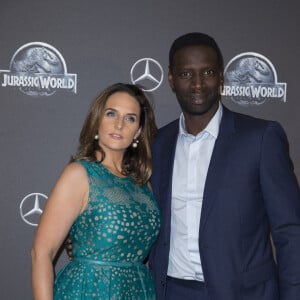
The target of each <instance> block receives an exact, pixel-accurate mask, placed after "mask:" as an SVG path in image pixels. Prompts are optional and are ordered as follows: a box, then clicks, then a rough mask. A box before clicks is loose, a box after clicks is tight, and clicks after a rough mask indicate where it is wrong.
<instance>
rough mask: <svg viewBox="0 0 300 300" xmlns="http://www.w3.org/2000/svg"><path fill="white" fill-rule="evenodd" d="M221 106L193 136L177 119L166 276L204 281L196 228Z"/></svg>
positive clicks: (182, 120)
mask: <svg viewBox="0 0 300 300" xmlns="http://www.w3.org/2000/svg"><path fill="white" fill-rule="evenodd" d="M221 118H222V105H221V104H219V108H218V110H217V112H216V113H215V115H214V116H213V118H212V119H211V120H210V122H209V123H208V125H207V126H206V128H205V129H204V130H202V131H201V132H200V133H199V134H197V135H196V136H194V135H191V134H189V133H187V132H186V130H185V121H184V116H183V114H181V116H180V119H179V134H178V138H177V145H176V152H175V160H174V167H173V177H172V205H171V238H170V253H169V266H168V275H169V276H172V277H175V278H180V279H187V280H189V279H190V280H199V281H204V277H203V272H202V265H201V260H200V254H199V226H200V216H201V208H202V201H203V192H204V185H205V180H206V175H207V171H208V167H209V163H210V159H211V155H212V151H213V148H214V145H215V141H216V139H217V136H218V133H219V126H220V122H221Z"/></svg>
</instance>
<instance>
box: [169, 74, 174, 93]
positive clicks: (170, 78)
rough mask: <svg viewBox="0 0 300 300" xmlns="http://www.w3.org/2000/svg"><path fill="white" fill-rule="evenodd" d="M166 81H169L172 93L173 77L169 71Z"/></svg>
mask: <svg viewBox="0 0 300 300" xmlns="http://www.w3.org/2000/svg"><path fill="white" fill-rule="evenodd" d="M168 81H169V85H170V88H171V89H172V91H173V92H174V82H173V75H172V72H171V70H170V69H169V73H168Z"/></svg>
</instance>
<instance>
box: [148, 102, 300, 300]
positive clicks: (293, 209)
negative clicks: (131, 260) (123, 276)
mask: <svg viewBox="0 0 300 300" xmlns="http://www.w3.org/2000/svg"><path fill="white" fill-rule="evenodd" d="M178 129H179V122H178V120H176V121H174V122H172V123H170V124H168V125H166V126H165V127H163V128H162V129H160V130H159V133H158V136H157V138H156V140H155V142H154V145H153V175H152V178H151V183H152V187H153V191H154V194H155V196H156V198H157V201H158V203H159V206H160V209H161V216H162V227H161V231H160V234H159V237H158V239H157V242H156V243H155V245H154V246H153V249H152V250H151V253H150V258H149V267H150V270H151V272H152V274H153V276H154V280H155V283H156V288H157V299H158V300H162V299H164V293H165V284H166V276H167V268H168V255H169V248H170V219H171V191H172V169H173V161H174V154H175V147H176V141H177V135H178ZM270 231H271V234H272V238H273V241H274V244H275V247H276V257H277V262H278V264H276V263H275V261H274V259H273V255H272V246H271V243H270V239H269V233H270ZM199 251H200V257H201V262H202V267H203V273H204V278H205V282H206V285H207V288H208V291H209V295H210V298H211V300H279V299H280V300H299V299H300V193H299V188H298V184H297V180H296V177H295V175H294V172H293V167H292V164H291V161H290V158H289V154H288V143H287V139H286V135H285V133H284V131H283V129H282V128H281V126H280V125H279V124H278V123H277V122H272V121H266V120H260V119H256V118H253V117H250V116H245V115H241V114H237V113H234V112H231V111H229V110H228V109H226V108H225V107H224V109H223V116H222V120H221V125H220V131H219V136H218V138H217V140H216V143H215V146H214V150H213V153H212V157H211V161H210V165H209V169H208V174H207V178H206V183H205V190H204V197H203V205H202V212H201V219H200V228H199Z"/></svg>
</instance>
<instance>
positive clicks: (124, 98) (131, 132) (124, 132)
mask: <svg viewBox="0 0 300 300" xmlns="http://www.w3.org/2000/svg"><path fill="white" fill-rule="evenodd" d="M140 115H141V108H140V104H139V103H138V101H137V100H136V99H135V98H134V97H132V96H130V95H129V94H127V93H126V92H116V93H114V94H112V95H111V96H110V97H109V98H108V99H107V101H106V105H105V107H104V112H103V116H102V119H101V120H100V124H99V128H98V135H99V141H98V142H99V145H100V147H101V148H102V149H103V150H104V152H105V153H106V154H109V151H114V152H121V153H122V154H124V152H125V150H126V149H127V148H128V147H129V146H130V145H131V143H132V141H133V139H135V138H137V137H138V135H139V134H140V126H139V124H140Z"/></svg>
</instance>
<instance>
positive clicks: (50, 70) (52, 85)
mask: <svg viewBox="0 0 300 300" xmlns="http://www.w3.org/2000/svg"><path fill="white" fill-rule="evenodd" d="M9 68H10V70H0V80H1V81H0V82H1V86H2V87H5V88H7V87H17V88H19V89H20V91H21V92H22V93H24V94H26V95H29V96H51V95H53V94H54V93H55V92H56V91H57V90H67V91H70V92H73V93H76V88H77V75H76V74H70V73H67V66H66V63H65V60H64V58H63V56H62V55H61V54H60V53H59V51H58V50H57V49H55V48H54V47H52V46H51V45H49V44H46V43H41V42H33V43H28V44H26V45H23V46H22V47H20V48H19V49H18V50H17V51H16V53H15V54H14V55H13V57H12V59H11V62H10V67H9Z"/></svg>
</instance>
